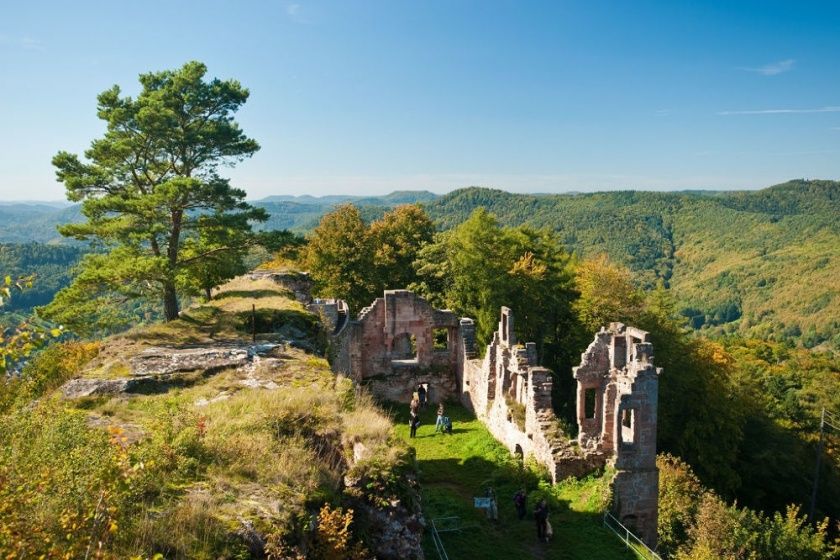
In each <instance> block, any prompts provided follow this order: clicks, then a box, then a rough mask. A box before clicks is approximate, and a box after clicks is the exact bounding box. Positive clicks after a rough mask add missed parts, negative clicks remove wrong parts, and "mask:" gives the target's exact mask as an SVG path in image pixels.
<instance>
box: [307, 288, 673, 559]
mask: <svg viewBox="0 0 840 560" xmlns="http://www.w3.org/2000/svg"><path fill="white" fill-rule="evenodd" d="M310 309H312V310H314V311H317V312H319V313H320V314H321V315H322V316H323V317H325V318H327V319H329V323H330V325H329V328H331V329H332V330H333V333H332V336H331V341H332V348H333V350H332V356H331V358H332V360H331V362H332V367H333V369H334V370H335V371H336V372H340V373H343V374H345V375H347V376H349V377H350V378H352V379H353V380H355V381H356V382H357V383H358V384H359V385H362V386H365V387H367V388H368V390H370V391H371V392H372V393H373V394H374V395H376V396H378V397H380V398H383V399H387V400H392V401H397V402H407V401H408V400H409V399H410V398H411V395H412V393H413V391H415V390H416V389H417V388H418V387H419V386H420V385H424V386H425V387H426V388H427V389H428V394H429V399H430V400H431V401H432V402H440V401H445V400H455V399H457V400H459V401H461V402H462V403H463V404H464V405H465V406H466V407H468V408H469V409H470V410H472V411H473V412H474V413H475V414H476V416H477V417H478V418H479V419H481V420H482V422H484V424H485V425H486V426H487V427H488V429H489V430H490V432H491V433H492V434H493V435H494V436H495V437H496V438H497V439H498V440H499V441H500V442H501V443H503V444H504V445H505V446H506V447H507V448H508V449H509V450H510V451H511V453H513V454H515V455H517V456H519V457H520V458H524V457H527V456H532V457H533V458H534V459H535V460H536V461H537V462H538V463H540V464H541V465H544V466H545V467H546V468H547V469H548V472H549V473H550V475H551V477H552V480H553V481H554V482H557V481H560V480H562V479H564V478H567V477H569V476H582V475H585V474H587V473H589V472H592V471H594V470H596V469H599V468H603V467H604V466H605V465H607V464H608V463H609V464H612V465H613V466H614V468H615V470H616V474H615V478H614V479H613V483H612V485H613V496H612V512H613V514H614V515H615V516H616V517H617V518H618V519H619V521H621V522H622V523H623V524H625V525H626V526H628V527H630V528H632V529H633V530H634V531H635V532H636V533H637V534H638V535H639V536H640V537H641V538H642V540H644V541H645V543H646V544H648V545H649V546H651V547H655V545H656V524H657V509H658V502H657V496H658V485H659V472H658V470H657V468H656V421H657V400H658V383H659V375H660V374H661V372H662V370H661V368H656V367H654V366H653V346H652V345H651V343H650V342H649V337H648V333H646V332H644V331H641V330H639V329H636V328H634V327H628V326H625V325H623V324H621V323H612V324H610V325H609V327H608V328H602V329H601V331H600V332H598V333H596V334H595V339H594V340H593V342H592V343H591V344H590V345H589V347H588V348H587V349H586V351H585V352H584V353H583V355H582V356H581V364H580V365H579V366H578V367H576V368H573V374H574V378H575V380H576V381H577V422H578V437H577V439H576V440H573V441H570V440H569V439H568V436H567V435H566V434H565V433H564V430H563V429H562V427H561V424H560V423H559V421H558V419H557V417H556V416H555V414H554V411H553V408H552V404H551V393H552V372H551V371H550V370H548V369H546V368H544V367H541V366H540V365H539V358H538V356H537V349H536V344H534V343H532V342H528V343H526V344H519V343H517V340H516V337H515V335H514V315H513V312H512V311H511V310H510V309H508V308H507V307H502V309H501V315H500V320H499V327H498V330H497V331H496V332H495V333H493V338H492V340H491V342H490V344H489V345H488V346H487V348H486V351H485V352H484V357H483V358H479V357H478V352H477V349H476V341H475V324H474V322H473V320H472V319H469V318H458V317H457V316H456V315H455V314H454V313H453V312H451V311H449V310H441V309H435V308H433V307H432V306H431V305H429V303H428V302H427V301H426V300H425V299H423V298H422V297H420V296H418V295H416V294H414V293H413V292H410V291H408V290H386V291H385V293H384V295H383V297H381V298H377V299H376V300H375V301H374V302H373V304H372V305H371V306H369V307H366V308H365V309H363V310H362V311H361V313H359V316H358V317H357V318H356V319H351V318H350V317H349V315H348V312H347V308H346V305H344V303H343V302H340V301H337V300H315V302H313V303H312V304H310Z"/></svg>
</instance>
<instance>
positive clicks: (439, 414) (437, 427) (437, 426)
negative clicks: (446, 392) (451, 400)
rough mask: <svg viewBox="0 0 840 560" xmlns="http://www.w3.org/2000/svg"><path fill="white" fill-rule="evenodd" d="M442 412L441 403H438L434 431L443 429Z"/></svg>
mask: <svg viewBox="0 0 840 560" xmlns="http://www.w3.org/2000/svg"><path fill="white" fill-rule="evenodd" d="M443 412H444V410H443V403H440V404H439V405H438V410H437V421H436V422H435V433H438V432H442V431H443V428H444V426H443Z"/></svg>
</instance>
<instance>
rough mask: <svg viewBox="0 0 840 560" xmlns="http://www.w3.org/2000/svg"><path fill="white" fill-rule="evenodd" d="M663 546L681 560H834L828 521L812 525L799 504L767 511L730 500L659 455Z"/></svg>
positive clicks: (685, 467) (672, 459)
mask: <svg viewBox="0 0 840 560" xmlns="http://www.w3.org/2000/svg"><path fill="white" fill-rule="evenodd" d="M657 466H658V467H659V469H660V483H659V550H660V552H663V553H665V554H667V555H668V556H669V557H672V558H675V559H677V560H713V559H714V560H718V559H726V560H742V559H756V560H765V559H766V560H798V559H804V560H830V559H832V558H836V557H837V556H836V555H837V554H840V548H838V547H837V546H836V545H834V544H832V543H831V539H830V537H829V535H828V520H827V519H826V520H823V521H821V522H819V523H817V524H816V525H811V524H809V523H808V522H807V520H806V519H805V517H804V516H803V515H801V514H800V512H799V509H798V508H797V507H796V506H789V507H788V508H786V510H785V513H780V512H776V513H773V514H771V515H765V514H762V513H758V512H755V511H752V510H750V509H747V508H739V507H738V506H737V504H735V505H728V504H727V503H726V502H725V501H724V500H722V499H721V498H720V497H719V496H717V495H716V494H715V493H714V492H712V491H710V490H707V489H706V488H704V487H703V486H702V485H701V484H700V483H699V481H698V479H697V477H696V476H694V473H693V472H692V471H691V468H690V467H689V466H688V465H687V464H686V463H684V462H683V461H681V460H679V459H677V458H675V457H672V456H668V455H666V456H660V457H659V458H658V459H657Z"/></svg>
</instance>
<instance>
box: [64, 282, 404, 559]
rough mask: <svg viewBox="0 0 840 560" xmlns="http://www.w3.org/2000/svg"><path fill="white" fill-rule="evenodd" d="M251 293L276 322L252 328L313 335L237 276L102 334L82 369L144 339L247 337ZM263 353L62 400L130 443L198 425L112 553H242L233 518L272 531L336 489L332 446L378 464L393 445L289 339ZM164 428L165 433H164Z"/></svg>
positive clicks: (98, 374) (311, 320) (268, 287)
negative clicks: (134, 387) (359, 446)
mask: <svg viewBox="0 0 840 560" xmlns="http://www.w3.org/2000/svg"><path fill="white" fill-rule="evenodd" d="M252 304H254V305H256V308H257V316H258V320H260V317H261V318H262V320H263V322H264V323H265V326H266V327H268V326H269V325H268V322H271V323H272V324H271V325H270V329H269V330H270V331H271V332H272V333H275V334H273V335H260V336H259V338H266V337H268V338H272V337H274V336H276V333H282V332H284V331H285V332H291V333H296V334H297V335H300V334H303V335H306V336H309V337H312V336H313V333H312V332H306V331H307V330H308V329H309V328H310V327H312V326H314V325H315V324H316V321H317V318H316V317H315V316H313V315H311V314H309V313H308V312H306V311H305V310H304V308H303V306H302V305H301V304H300V303H298V302H297V301H295V300H294V299H293V298H291V297H290V294H288V293H286V292H285V291H284V290H282V289H280V288H279V287H278V286H277V285H276V284H273V283H271V282H269V281H265V280H263V281H250V280H246V279H237V280H234V281H233V282H231V283H230V284H228V285H226V286H225V287H223V289H222V291H221V292H220V293H218V294H216V295H215V296H214V299H213V300H211V301H210V302H208V303H206V304H202V305H200V306H196V307H193V308H190V309H188V310H185V311H184V312H182V314H181V318H180V319H179V320H177V321H173V322H170V323H165V324H156V325H151V326H146V327H138V328H136V329H134V330H132V331H130V332H128V333H125V334H122V335H117V336H113V337H110V338H108V339H105V340H104V341H103V342H102V344H101V348H102V350H101V351H100V352H99V355H98V356H97V357H96V358H94V359H93V360H92V361H91V362H89V363H88V364H86V365H84V367H82V368H81V369H82V373H81V377H85V378H117V377H123V376H127V375H128V374H129V370H128V366H127V360H128V359H129V358H130V357H131V356H133V355H135V354H136V353H138V352H140V351H142V350H143V349H145V348H148V347H150V346H173V347H179V346H186V347H188V346H190V345H195V344H200V345H207V346H210V345H214V344H218V343H222V344H231V343H234V344H239V345H247V344H249V343H250V334H249V333H248V330H249V328H248V326H249V324H250V321H248V320H247V319H249V318H250V313H251V305H252ZM243 327H244V328H243ZM316 332H317V331H316ZM314 343H317V340H315V341H314ZM274 357H275V358H277V359H279V360H280V362H279V363H275V364H273V365H270V366H265V367H264V366H257V367H256V368H254V369H253V370H252V371H250V372H247V371H245V372H243V371H239V370H233V369H228V370H224V371H221V372H218V373H215V374H213V375H209V376H200V375H192V374H185V375H183V376H182V377H183V378H184V380H183V382H182V384H181V385H179V386H170V387H168V388H164V390H163V391H162V392H159V393H154V392H152V393H150V394H135V395H116V396H113V397H89V398H84V399H77V400H74V401H66V406H68V407H70V408H71V409H75V410H80V411H82V412H84V413H85V414H87V415H89V419H90V425H91V426H95V427H101V428H106V427H108V428H109V429H113V428H114V427H117V428H118V429H120V430H121V433H123V434H124V435H125V437H126V438H127V441H128V443H129V444H131V445H136V446H144V445H148V444H147V443H146V442H148V441H149V440H161V443H160V445H161V446H163V449H164V450H166V449H169V447H168V446H169V443H170V442H168V441H167V440H168V439H169V438H172V437H175V439H176V440H177V439H179V438H181V437H182V435H180V434H182V433H183V432H179V431H178V430H183V428H184V427H185V423H186V429H187V431H188V432H194V431H195V429H198V430H200V431H201V433H202V434H203V435H202V436H201V437H200V438H199V439H200V441H198V442H196V443H195V444H194V447H195V446H197V447H200V450H199V451H197V452H196V456H197V457H198V459H197V460H196V459H195V458H190V459H189V460H194V461H196V465H195V466H194V467H191V468H190V469H188V470H187V471H186V472H178V473H177V474H176V473H175V472H172V473H164V475H163V476H164V478H163V479H162V480H161V481H160V484H161V485H162V486H163V488H164V490H163V491H162V492H161V493H160V494H158V495H156V496H155V497H153V498H151V499H149V501H148V502H147V503H144V504H143V505H142V506H140V509H141V511H143V517H142V518H140V519H138V520H136V522H135V525H134V527H133V528H131V529H129V530H130V531H131V534H130V535H127V536H125V537H124V538H126V539H127V540H128V541H129V542H127V543H123V544H121V545H119V551H120V553H126V554H129V553H130V554H140V553H144V554H148V553H149V552H151V551H161V552H164V555H165V557H167V558H170V557H171V558H211V557H213V558H215V557H228V556H227V555H229V554H232V552H231V550H232V549H231V548H230V547H233V549H234V550H237V551H239V552H240V553H241V552H242V545H241V543H238V542H236V541H237V539H236V538H235V537H233V536H232V534H233V533H234V532H235V531H236V530H237V528H238V527H239V526H240V524H241V522H242V520H247V521H248V522H250V523H253V525H254V526H255V527H256V528H257V530H259V531H265V532H270V531H279V532H281V533H282V532H283V531H285V530H287V528H288V527H290V526H291V525H293V524H294V523H295V520H296V519H300V518H301V516H303V517H306V516H307V515H309V513H311V512H312V511H313V510H316V509H317V505H318V504H319V503H323V502H324V501H325V500H327V501H335V500H338V499H340V498H339V496H340V495H341V491H342V490H341V488H342V484H341V477H342V476H343V473H342V471H341V469H340V468H339V467H338V466H337V465H336V454H349V455H352V449H351V447H352V444H353V443H354V442H362V443H364V445H365V446H367V448H368V449H370V450H371V453H373V454H374V455H375V456H380V457H383V460H384V463H385V464H386V465H387V464H388V460H389V459H388V458H387V457H386V456H388V457H390V455H391V454H392V453H391V452H392V451H396V449H394V446H389V445H388V444H387V442H388V440H389V438H390V437H391V436H392V425H391V422H390V420H389V419H388V418H387V417H386V416H385V415H383V414H382V413H381V412H380V411H379V409H377V408H376V407H375V406H373V405H372V403H370V402H368V401H365V400H361V401H360V400H358V399H355V400H354V398H353V391H352V384H351V383H350V382H349V381H348V380H346V379H343V378H340V377H339V378H336V376H335V375H334V374H333V373H332V371H331V370H330V368H329V365H328V364H327V361H326V360H325V359H323V358H321V357H318V356H316V355H313V354H312V353H309V352H307V351H305V350H302V349H298V348H294V347H292V346H290V345H285V346H284V347H283V348H282V350H280V351H277V352H275V354H274ZM278 364H279V365H278ZM80 366H82V364H80ZM348 403H351V404H350V405H348ZM164 419H174V420H172V421H168V420H167V421H164ZM173 422H174V426H175V428H173ZM300 426H304V428H300ZM173 429H174V430H176V435H174V436H170V435H167V433H168V432H170V431H172V430H173ZM172 445H173V446H175V445H177V442H175V443H172ZM397 447H399V446H397ZM156 449H157V448H156ZM179 461H180V459H179ZM130 554H129V555H130Z"/></svg>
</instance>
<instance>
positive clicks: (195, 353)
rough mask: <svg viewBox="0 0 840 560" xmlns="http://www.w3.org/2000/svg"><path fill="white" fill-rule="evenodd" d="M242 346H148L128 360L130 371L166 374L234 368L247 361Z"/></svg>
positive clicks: (135, 374)
mask: <svg viewBox="0 0 840 560" xmlns="http://www.w3.org/2000/svg"><path fill="white" fill-rule="evenodd" d="M249 357H250V356H249V352H248V350H247V349H246V348H224V347H209V348H186V349H174V348H160V347H155V348H149V349H148V350H144V351H143V352H141V353H139V354H137V355H136V356H134V357H133V358H131V359H130V360H129V361H128V363H129V365H130V367H131V375H133V376H147V375H167V374H171V373H176V372H183V371H203V372H206V373H212V372H213V371H219V370H222V369H228V368H238V367H242V366H244V365H245V364H246V363H248V360H249Z"/></svg>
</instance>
